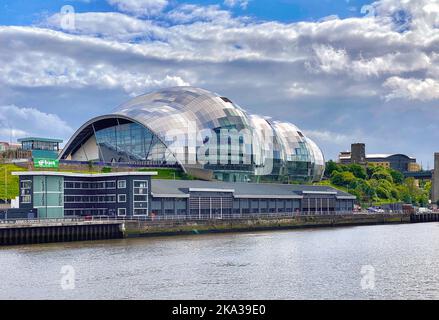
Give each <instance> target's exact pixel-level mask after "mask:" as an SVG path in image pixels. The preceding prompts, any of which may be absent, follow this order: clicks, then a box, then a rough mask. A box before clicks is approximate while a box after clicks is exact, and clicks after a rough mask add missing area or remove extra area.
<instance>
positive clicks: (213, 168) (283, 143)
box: [60, 87, 325, 182]
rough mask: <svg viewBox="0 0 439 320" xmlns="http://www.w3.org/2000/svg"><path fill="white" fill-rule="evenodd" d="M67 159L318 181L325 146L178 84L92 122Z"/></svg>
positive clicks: (223, 176)
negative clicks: (322, 147)
mask: <svg viewBox="0 0 439 320" xmlns="http://www.w3.org/2000/svg"><path fill="white" fill-rule="evenodd" d="M60 159H66V160H77V161H91V160H93V161H101V162H108V163H114V162H117V163H131V164H142V165H145V166H156V165H157V166H160V165H175V166H178V167H180V168H181V169H182V170H183V171H185V172H187V173H189V174H191V175H194V176H196V177H198V178H202V179H217V180H223V181H231V182H235V181H236V182H238V181H239V182H248V181H278V182H287V181H302V182H303V181H318V180H320V179H321V177H322V175H323V171H324V168H325V161H324V157H323V154H322V152H321V150H320V148H319V147H318V146H317V145H316V144H315V143H314V142H313V141H312V140H311V139H309V138H307V137H306V136H305V135H304V134H303V133H302V132H301V131H300V130H299V129H298V128H297V127H296V126H294V125H293V124H291V123H284V122H278V121H271V120H268V119H266V118H264V117H261V116H258V115H249V114H247V112H246V111H245V110H243V109H242V108H241V107H240V106H238V105H237V104H235V103H233V102H232V101H231V100H230V99H228V98H226V97H222V96H220V95H217V94H215V93H212V92H209V91H207V90H204V89H200V88H194V87H174V88H168V89H162V90H159V91H157V92H154V93H150V94H145V95H141V96H138V97H136V98H133V99H131V100H129V101H128V102H126V103H124V104H122V105H121V106H119V107H118V108H116V109H115V110H114V111H113V112H112V113H111V114H107V115H102V116H99V117H96V118H93V119H91V120H89V121H87V122H86V123H85V124H84V125H82V126H81V127H80V128H79V129H78V130H77V131H76V132H75V134H74V135H73V136H72V138H71V139H70V140H69V142H68V143H67V145H66V146H65V148H64V150H63V152H62V153H61V155H60Z"/></svg>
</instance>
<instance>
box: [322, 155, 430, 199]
mask: <svg viewBox="0 0 439 320" xmlns="http://www.w3.org/2000/svg"><path fill="white" fill-rule="evenodd" d="M325 177H326V179H327V181H329V182H330V184H332V185H333V186H335V187H341V188H342V189H344V190H345V191H347V192H349V193H350V194H352V195H355V196H356V197H357V199H358V200H359V201H360V203H362V204H380V203H390V202H404V203H410V204H413V205H416V206H426V205H427V204H428V200H429V198H430V189H431V182H430V181H427V182H424V181H420V182H419V186H418V185H417V183H416V181H415V179H414V178H404V175H403V174H402V173H401V172H399V171H396V170H393V169H390V168H384V167H380V166H367V167H364V166H361V165H358V164H349V165H343V164H338V163H335V162H334V161H332V160H330V161H328V162H327V163H326V170H325Z"/></svg>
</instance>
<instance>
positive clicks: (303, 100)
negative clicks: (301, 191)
mask: <svg viewBox="0 0 439 320" xmlns="http://www.w3.org/2000/svg"><path fill="white" fill-rule="evenodd" d="M180 85H191V86H196V87H201V88H204V89H207V90H210V91H213V92H217V93H219V94H221V95H222V96H227V97H228V98H230V99H231V100H232V101H233V102H235V103H237V104H238V105H240V106H241V107H242V108H244V109H245V110H247V111H248V112H249V113H257V114H261V115H264V116H269V117H271V118H273V119H275V120H281V121H288V122H292V123H294V124H295V125H296V126H298V127H299V128H300V129H301V130H302V131H304V132H305V133H306V134H307V135H309V136H310V137H311V138H313V139H314V140H315V141H316V142H317V144H318V145H319V146H320V147H321V149H322V150H323V152H324V154H325V158H326V159H336V158H337V155H338V152H339V151H346V150H349V148H350V144H351V143H353V142H364V143H366V152H367V153H404V154H408V155H410V156H413V157H416V158H417V159H418V162H419V163H421V164H422V165H423V167H424V169H429V168H432V167H433V153H434V152H437V151H439V130H438V129H439V0H412V1H410V0H381V1H375V2H374V1H362V0H332V1H329V0H319V1H317V0H271V1H263V0H223V1H213V0H208V1H193V0H187V1H184V0H76V1H59V0H54V1H48V0H38V1H37V0H28V1H23V0H11V1H9V0H0V141H15V140H16V139H17V138H20V137H23V136H30V135H32V136H43V137H59V138H62V139H64V140H66V141H67V140H68V139H69V138H70V136H71V135H72V134H73V133H74V131H75V130H76V129H77V128H79V127H80V126H81V125H82V124H83V123H84V122H86V121H87V120H88V119H90V118H91V117H94V116H97V115H102V114H107V113H111V111H112V110H113V109H115V108H116V107H117V106H118V105H120V104H122V103H123V102H125V101H127V100H128V99H130V98H132V97H134V96H136V95H139V94H143V93H148V92H152V91H154V90H157V89H160V88H164V87H172V86H180Z"/></svg>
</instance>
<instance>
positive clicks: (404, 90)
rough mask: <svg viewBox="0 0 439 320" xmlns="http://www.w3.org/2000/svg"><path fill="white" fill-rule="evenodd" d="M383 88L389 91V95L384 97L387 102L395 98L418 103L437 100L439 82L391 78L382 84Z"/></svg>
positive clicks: (428, 79) (438, 96)
mask: <svg viewBox="0 0 439 320" xmlns="http://www.w3.org/2000/svg"><path fill="white" fill-rule="evenodd" d="M384 86H385V87H387V88H388V89H389V90H390V93H388V94H387V95H386V99H387V100H391V99H396V98H400V99H409V100H420V101H429V100H434V99H439V81H438V80H435V79H431V78H427V79H414V78H409V79H404V78H400V77H391V78H389V79H387V80H386V82H384Z"/></svg>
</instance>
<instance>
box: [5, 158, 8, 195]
mask: <svg viewBox="0 0 439 320" xmlns="http://www.w3.org/2000/svg"><path fill="white" fill-rule="evenodd" d="M7 203H8V173H7V169H6V166H5V204H7Z"/></svg>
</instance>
